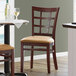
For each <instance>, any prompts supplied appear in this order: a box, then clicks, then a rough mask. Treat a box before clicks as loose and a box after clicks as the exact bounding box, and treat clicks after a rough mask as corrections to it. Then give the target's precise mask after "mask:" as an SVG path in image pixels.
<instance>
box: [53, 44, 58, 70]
mask: <svg viewBox="0 0 76 76" xmlns="http://www.w3.org/2000/svg"><path fill="white" fill-rule="evenodd" d="M53 50H54V52H53V60H54V66H55V69H56V70H58V65H57V59H56V49H55V45H54V46H53Z"/></svg>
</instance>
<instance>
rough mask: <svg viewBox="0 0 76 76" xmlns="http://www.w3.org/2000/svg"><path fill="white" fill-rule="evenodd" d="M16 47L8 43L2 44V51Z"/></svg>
mask: <svg viewBox="0 0 76 76" xmlns="http://www.w3.org/2000/svg"><path fill="white" fill-rule="evenodd" d="M13 49H14V47H12V46H10V45H7V44H0V51H5V50H13Z"/></svg>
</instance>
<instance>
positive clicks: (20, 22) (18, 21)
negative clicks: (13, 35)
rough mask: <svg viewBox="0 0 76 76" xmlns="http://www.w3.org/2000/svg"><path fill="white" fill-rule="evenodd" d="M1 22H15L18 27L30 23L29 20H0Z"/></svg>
mask: <svg viewBox="0 0 76 76" xmlns="http://www.w3.org/2000/svg"><path fill="white" fill-rule="evenodd" d="M0 23H13V24H14V25H15V26H16V27H17V28H18V29H19V28H20V27H21V25H22V24H24V23H25V24H27V23H29V21H28V20H22V19H20V20H0Z"/></svg>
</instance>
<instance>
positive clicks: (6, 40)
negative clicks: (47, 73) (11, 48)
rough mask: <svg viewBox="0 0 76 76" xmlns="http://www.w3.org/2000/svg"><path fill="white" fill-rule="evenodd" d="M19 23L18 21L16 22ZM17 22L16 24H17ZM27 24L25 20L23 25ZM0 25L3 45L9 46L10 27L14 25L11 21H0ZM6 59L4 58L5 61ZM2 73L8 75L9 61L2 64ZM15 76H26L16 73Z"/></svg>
mask: <svg viewBox="0 0 76 76" xmlns="http://www.w3.org/2000/svg"><path fill="white" fill-rule="evenodd" d="M18 21H19V22H20V20H18ZM18 21H17V22H18ZM25 23H29V21H27V20H25V21H24V22H23V24H25ZM0 25H5V26H4V43H5V44H10V25H15V24H14V22H13V21H7V20H1V21H0ZM6 58H7V57H5V59H6ZM4 72H5V73H9V72H10V71H9V61H8V62H5V63H4ZM15 76H26V75H24V74H23V73H16V74H15Z"/></svg>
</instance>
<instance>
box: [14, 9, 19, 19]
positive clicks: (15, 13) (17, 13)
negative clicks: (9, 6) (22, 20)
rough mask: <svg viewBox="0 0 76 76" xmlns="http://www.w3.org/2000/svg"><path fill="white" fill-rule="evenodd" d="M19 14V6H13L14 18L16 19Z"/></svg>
mask: <svg viewBox="0 0 76 76" xmlns="http://www.w3.org/2000/svg"><path fill="white" fill-rule="evenodd" d="M19 14H20V9H19V8H15V9H14V15H15V17H16V20H17V19H18V16H19Z"/></svg>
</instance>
